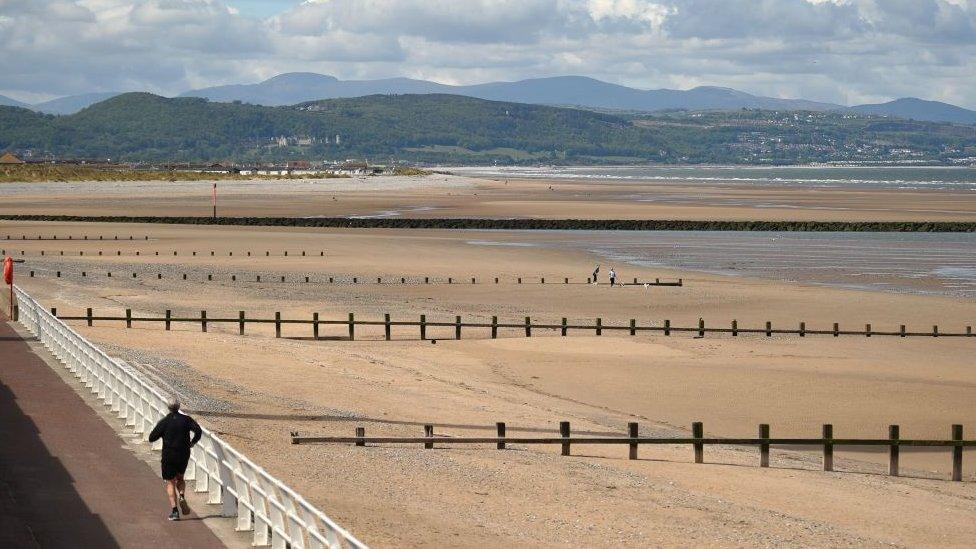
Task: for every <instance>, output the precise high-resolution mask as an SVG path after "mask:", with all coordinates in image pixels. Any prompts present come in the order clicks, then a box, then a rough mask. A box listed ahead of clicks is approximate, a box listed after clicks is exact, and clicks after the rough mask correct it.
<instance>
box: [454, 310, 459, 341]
mask: <svg viewBox="0 0 976 549" xmlns="http://www.w3.org/2000/svg"><path fill="white" fill-rule="evenodd" d="M454 339H461V315H458V316H456V317H454Z"/></svg>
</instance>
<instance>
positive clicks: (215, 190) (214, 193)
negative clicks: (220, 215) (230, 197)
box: [213, 182, 217, 219]
mask: <svg viewBox="0 0 976 549" xmlns="http://www.w3.org/2000/svg"><path fill="white" fill-rule="evenodd" d="M213 216H214V219H217V183H216V182H214V186H213Z"/></svg>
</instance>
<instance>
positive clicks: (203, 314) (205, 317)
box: [200, 311, 207, 332]
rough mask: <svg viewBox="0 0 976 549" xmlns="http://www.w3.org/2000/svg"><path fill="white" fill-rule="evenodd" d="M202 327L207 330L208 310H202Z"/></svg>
mask: <svg viewBox="0 0 976 549" xmlns="http://www.w3.org/2000/svg"><path fill="white" fill-rule="evenodd" d="M200 329H201V330H203V331H204V332H206V331H207V311H200Z"/></svg>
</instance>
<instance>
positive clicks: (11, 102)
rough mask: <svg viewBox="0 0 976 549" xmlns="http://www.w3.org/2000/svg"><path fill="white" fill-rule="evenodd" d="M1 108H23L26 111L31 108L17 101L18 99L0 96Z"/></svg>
mask: <svg viewBox="0 0 976 549" xmlns="http://www.w3.org/2000/svg"><path fill="white" fill-rule="evenodd" d="M0 106H4V107H22V108H25V109H29V108H30V105H28V104H27V103H21V102H20V101H17V100H16V99H13V98H10V97H7V96H6V95H0Z"/></svg>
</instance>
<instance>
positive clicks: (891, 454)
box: [888, 425, 898, 477]
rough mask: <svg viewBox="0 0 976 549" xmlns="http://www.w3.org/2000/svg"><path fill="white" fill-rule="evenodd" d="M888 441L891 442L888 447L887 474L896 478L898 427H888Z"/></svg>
mask: <svg viewBox="0 0 976 549" xmlns="http://www.w3.org/2000/svg"><path fill="white" fill-rule="evenodd" d="M888 440H891V441H892V444H891V446H888V474H889V475H891V476H893V477H897V476H898V426H897V425H889V426H888Z"/></svg>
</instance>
